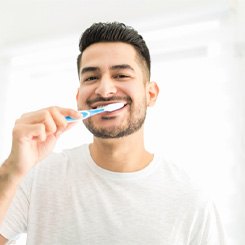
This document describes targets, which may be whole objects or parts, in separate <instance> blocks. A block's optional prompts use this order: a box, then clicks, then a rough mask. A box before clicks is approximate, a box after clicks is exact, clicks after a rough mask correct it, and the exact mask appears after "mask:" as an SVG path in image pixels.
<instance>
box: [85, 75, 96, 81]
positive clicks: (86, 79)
mask: <svg viewBox="0 0 245 245" xmlns="http://www.w3.org/2000/svg"><path fill="white" fill-rule="evenodd" d="M97 79H98V77H96V76H89V77H85V78H84V79H83V81H84V82H91V81H94V80H97Z"/></svg>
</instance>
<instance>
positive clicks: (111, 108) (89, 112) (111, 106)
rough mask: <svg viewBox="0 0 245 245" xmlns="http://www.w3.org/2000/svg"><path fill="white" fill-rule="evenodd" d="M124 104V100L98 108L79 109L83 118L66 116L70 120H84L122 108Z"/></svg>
mask: <svg viewBox="0 0 245 245" xmlns="http://www.w3.org/2000/svg"><path fill="white" fill-rule="evenodd" d="M123 106H124V103H122V102H119V103H113V104H109V105H106V106H104V107H99V108H96V109H91V110H83V111H79V112H80V113H81V114H82V116H83V117H82V118H81V119H74V118H72V117H70V116H66V117H65V119H66V120H67V121H68V122H75V121H79V120H84V119H86V118H89V117H91V116H94V115H97V114H100V113H102V112H106V111H108V112H111V111H115V110H118V109H120V108H122V107H123Z"/></svg>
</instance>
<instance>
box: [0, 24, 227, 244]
mask: <svg viewBox="0 0 245 245" xmlns="http://www.w3.org/2000/svg"><path fill="white" fill-rule="evenodd" d="M79 47H80V51H81V54H80V55H79V56H78V60H77V65H78V72H79V78H80V87H79V89H78V92H77V96H76V99H77V105H78V109H79V110H81V109H91V108H97V107H101V106H105V105H108V104H112V103H115V102H122V103H123V104H124V106H123V108H121V109H118V110H116V111H113V112H106V113H102V114H99V115H96V116H93V117H91V118H88V119H85V120H84V121H83V122H84V124H85V125H86V127H87V128H88V129H89V130H90V131H91V133H92V134H93V135H94V137H93V142H92V143H91V144H89V145H82V146H79V147H76V148H74V149H70V150H65V151H64V152H62V153H51V151H52V149H53V146H54V144H55V142H56V141H57V139H58V137H59V135H60V134H62V133H63V132H64V131H65V130H67V129H69V128H70V127H71V126H72V124H69V123H67V121H66V120H65V116H71V117H73V118H79V117H80V115H79V113H77V112H75V111H73V110H71V109H65V108H59V107H50V108H46V109H42V110H40V111H36V112H31V113H27V114H24V115H23V116H22V117H21V118H20V119H19V120H17V121H16V125H15V128H14V130H13V146H12V151H11V154H10V156H9V158H8V159H7V160H6V162H5V163H4V165H3V167H4V168H5V171H3V173H5V175H4V174H3V176H9V178H7V180H6V181H2V183H5V185H6V186H8V187H5V192H6V193H7V194H6V195H5V196H7V197H8V198H5V199H4V200H5V210H6V207H7V206H8V203H9V202H10V200H11V199H12V197H13V195H14V193H15V189H18V190H17V191H16V194H15V197H14V198H13V201H12V203H11V205H10V208H9V210H8V212H7V215H6V217H5V219H4V222H3V225H2V226H1V227H0V234H1V236H0V237H1V238H0V244H5V243H6V242H7V240H14V239H16V238H17V236H18V235H19V234H20V233H23V232H27V244H35V245H36V244H45V245H47V244H52V245H54V244H72V245H74V244H93V245H96V244H104V245H110V244H113V245H115V244H123V245H130V244H133V245H135V244H140V245H144V244H147V245H150V244H152V245H153V244H164V245H165V244H166V245H168V244H169V245H204V244H208V245H211V244H212V245H221V244H224V240H223V231H222V228H221V225H220V221H219V217H218V215H217V212H216V211H215V207H214V206H213V204H212V202H211V201H210V200H209V198H207V197H206V195H204V194H203V193H202V192H201V191H199V190H198V188H196V187H195V186H193V185H192V183H191V181H190V180H189V179H188V177H187V176H186V175H185V174H184V173H182V171H180V170H179V169H178V168H176V167H175V166H174V165H172V164H169V163H168V162H166V161H165V160H164V159H162V158H161V157H160V156H158V155H156V154H153V153H150V152H148V151H147V150H146V149H145V146H144V127H143V125H144V120H145V116H146V112H147V107H148V106H152V105H153V104H154V103H155V101H156V99H157V96H158V92H159V89H158V86H157V84H156V83H155V82H150V54H149V51H148V48H147V46H146V44H145V42H144V40H143V38H142V37H141V36H140V35H139V34H138V33H137V31H135V30H134V29H132V28H130V27H127V26H125V25H124V24H121V23H96V24H94V25H92V26H91V27H90V28H88V29H87V30H86V31H85V32H84V33H83V35H82V37H81V40H80V45H79ZM81 137H82V136H81ZM37 163H38V164H37ZM34 165H35V167H34ZM30 170H31V171H30ZM6 173H8V174H6ZM27 173H28V175H27V176H26V174H27ZM24 176H26V177H25V178H24V179H23V177H24ZM2 179H3V180H4V178H2ZM6 183H8V185H7V184H6ZM9 183H10V184H9ZM6 200H7V201H6Z"/></svg>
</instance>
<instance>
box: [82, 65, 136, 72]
mask: <svg viewBox="0 0 245 245" xmlns="http://www.w3.org/2000/svg"><path fill="white" fill-rule="evenodd" d="M128 69H129V70H131V71H134V69H133V67H132V66H130V65H128V64H121V65H114V66H111V67H110V70H128ZM94 71H100V68H99V67H96V66H88V67H84V68H83V69H82V70H81V75H82V74H84V73H87V72H94Z"/></svg>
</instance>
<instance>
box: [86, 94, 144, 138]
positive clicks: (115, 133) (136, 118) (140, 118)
mask: <svg viewBox="0 0 245 245" xmlns="http://www.w3.org/2000/svg"><path fill="white" fill-rule="evenodd" d="M127 101H128V103H127V105H128V107H129V110H128V117H127V119H125V120H124V121H123V122H122V124H121V125H115V126H111V127H100V126H98V125H95V124H94V122H93V118H92V117H90V118H88V119H86V120H84V121H83V122H84V125H85V126H86V128H87V129H88V130H89V131H90V132H91V133H92V134H93V135H94V136H95V137H98V138H103V139H116V138H121V137H125V136H128V135H130V134H133V133H135V132H136V131H138V130H139V129H140V128H141V127H142V125H143V124H144V121H145V118H146V108H147V105H146V98H143V99H142V101H141V102H140V103H138V104H137V105H134V104H133V103H132V100H131V98H128V97H127ZM102 119H103V120H113V119H114V118H113V117H107V116H104V117H102Z"/></svg>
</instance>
